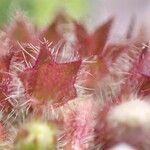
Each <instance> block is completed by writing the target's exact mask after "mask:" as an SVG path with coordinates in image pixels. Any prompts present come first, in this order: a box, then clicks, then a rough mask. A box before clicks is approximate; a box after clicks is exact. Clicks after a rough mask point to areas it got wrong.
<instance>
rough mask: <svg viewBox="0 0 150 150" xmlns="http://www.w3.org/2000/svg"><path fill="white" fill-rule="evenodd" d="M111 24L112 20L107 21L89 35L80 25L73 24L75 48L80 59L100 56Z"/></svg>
mask: <svg viewBox="0 0 150 150" xmlns="http://www.w3.org/2000/svg"><path fill="white" fill-rule="evenodd" d="M112 23H113V19H110V20H108V21H107V22H106V23H104V24H103V25H101V26H99V27H98V28H97V29H96V30H95V31H94V32H93V33H91V34H90V35H89V34H88V33H87V31H86V30H85V28H84V27H83V26H82V25H81V24H77V23H75V34H76V36H77V45H76V47H77V48H78V51H79V54H80V55H81V56H82V57H85V56H92V55H98V56H100V55H101V54H102V52H103V49H104V46H105V44H106V42H107V39H108V36H109V32H110V29H111V26H112Z"/></svg>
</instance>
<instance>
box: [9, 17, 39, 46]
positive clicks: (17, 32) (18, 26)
mask: <svg viewBox="0 0 150 150" xmlns="http://www.w3.org/2000/svg"><path fill="white" fill-rule="evenodd" d="M6 33H7V36H8V37H9V38H10V39H11V40H12V43H13V44H16V42H21V43H22V42H23V43H26V42H29V43H30V42H33V41H34V40H35V35H36V32H35V31H34V28H33V27H32V25H31V24H30V23H29V22H28V20H27V18H25V17H24V16H23V15H20V14H17V15H16V18H15V20H14V22H13V23H12V25H11V26H10V28H9V29H7V30H6Z"/></svg>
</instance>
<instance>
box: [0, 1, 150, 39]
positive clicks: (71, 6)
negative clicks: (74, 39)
mask: <svg viewBox="0 0 150 150" xmlns="http://www.w3.org/2000/svg"><path fill="white" fill-rule="evenodd" d="M20 10H21V11H22V12H23V13H25V15H26V16H28V17H29V18H30V19H31V20H32V22H33V23H34V24H35V25H36V26H39V27H42V26H45V25H46V24H48V23H50V22H51V21H52V20H53V18H54V17H55V15H56V14H57V12H59V11H60V10H61V11H62V10H65V11H66V12H67V13H68V14H69V15H70V16H72V17H73V18H75V19H77V20H80V21H82V22H84V24H85V25H86V26H87V28H88V29H89V30H94V29H95V27H96V26H98V25H99V24H100V23H102V22H104V21H106V20H107V19H108V18H109V17H115V23H114V27H113V30H112V36H115V37H116V38H121V37H122V36H124V34H125V33H126V31H127V29H128V27H129V25H130V23H131V21H134V32H135V33H136V31H137V30H139V28H141V26H144V27H145V28H149V27H150V21H149V20H150V19H149V18H150V0H0V26H1V27H2V26H3V25H4V23H9V22H10V21H11V20H12V19H13V17H14V16H15V13H16V12H17V11H20Z"/></svg>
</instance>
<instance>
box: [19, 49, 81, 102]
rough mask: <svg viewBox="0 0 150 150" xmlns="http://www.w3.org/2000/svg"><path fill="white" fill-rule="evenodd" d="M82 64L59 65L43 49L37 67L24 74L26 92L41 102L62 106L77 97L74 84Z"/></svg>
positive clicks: (79, 62)
mask: <svg viewBox="0 0 150 150" xmlns="http://www.w3.org/2000/svg"><path fill="white" fill-rule="evenodd" d="M47 54H48V55H47ZM80 64H81V61H80V60H78V61H74V62H67V63H57V62H55V61H54V60H53V58H52V55H51V54H50V52H48V49H47V48H46V47H45V49H43V47H42V48H41V51H40V54H39V57H38V58H37V62H36V64H35V66H34V67H33V68H31V69H27V70H25V71H24V72H22V73H21V74H20V78H21V80H22V82H23V84H24V87H25V89H26V92H27V93H28V94H29V95H31V96H32V97H34V98H35V99H37V100H38V101H39V102H40V101H42V102H43V101H51V103H52V104H55V105H62V104H63V103H65V102H67V101H68V100H70V99H73V98H74V97H76V89H75V87H74V83H75V79H76V76H77V73H78V70H79V67H80Z"/></svg>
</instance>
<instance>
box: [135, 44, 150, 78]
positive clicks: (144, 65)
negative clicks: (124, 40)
mask: <svg viewBox="0 0 150 150" xmlns="http://www.w3.org/2000/svg"><path fill="white" fill-rule="evenodd" d="M138 71H139V73H140V74H142V75H144V76H147V77H150V49H149V48H147V47H146V48H144V49H143V52H142V54H141V57H140V59H139V66H138Z"/></svg>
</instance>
